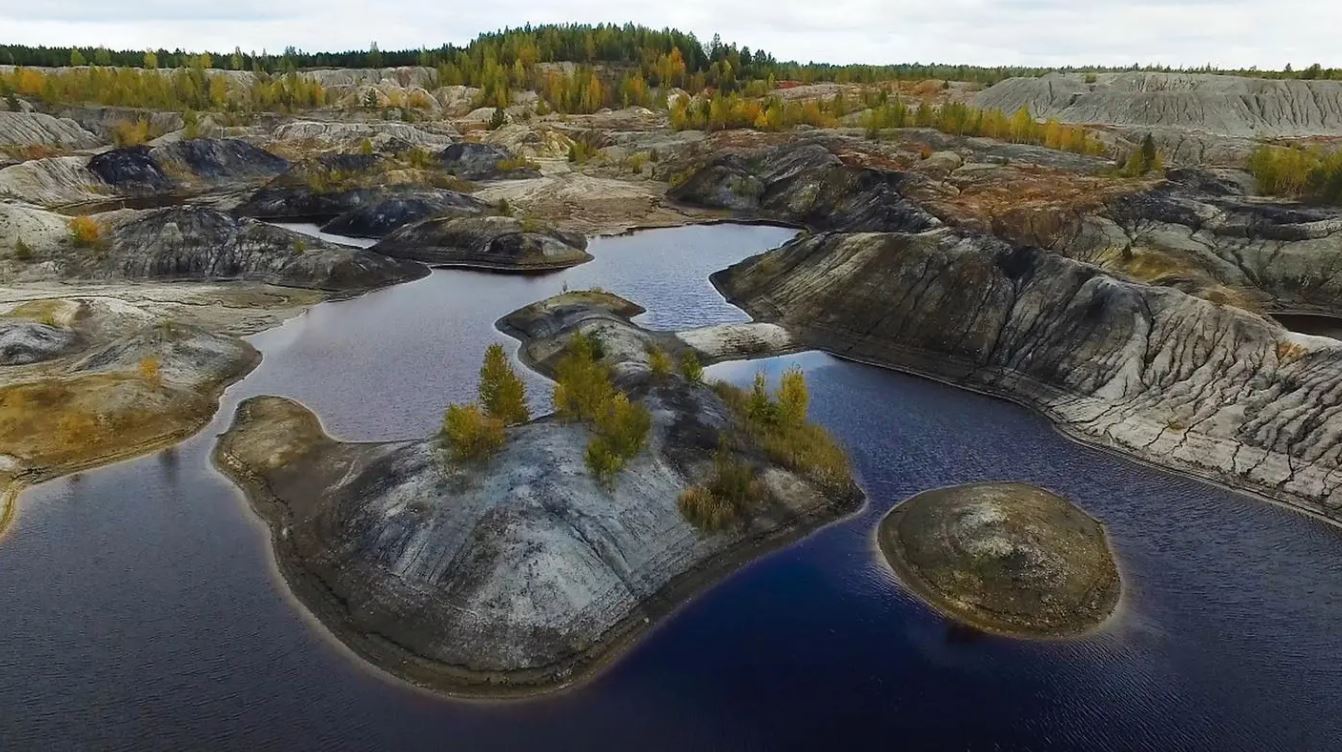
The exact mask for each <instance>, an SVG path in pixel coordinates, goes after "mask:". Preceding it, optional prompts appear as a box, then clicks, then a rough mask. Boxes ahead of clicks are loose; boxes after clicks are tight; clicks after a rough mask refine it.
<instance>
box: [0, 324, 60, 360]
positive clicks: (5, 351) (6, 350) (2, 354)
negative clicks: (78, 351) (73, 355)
mask: <svg viewBox="0 0 1342 752" xmlns="http://www.w3.org/2000/svg"><path fill="white" fill-rule="evenodd" d="M76 345H77V338H76V336H75V333H74V332H72V331H70V330H69V329H66V328H64V327H60V326H55V325H53V324H46V323H42V322H39V321H24V320H21V319H4V318H0V366H18V365H27V364H29V363H38V362H41V361H44V360H51V359H52V358H59V357H60V356H62V355H64V354H66V353H68V352H70V351H71V350H72V349H73V348H74V347H75V346H76Z"/></svg>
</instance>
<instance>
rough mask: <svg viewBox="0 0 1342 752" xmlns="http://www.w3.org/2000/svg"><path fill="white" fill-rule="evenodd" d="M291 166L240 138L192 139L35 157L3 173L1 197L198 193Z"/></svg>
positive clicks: (78, 200) (71, 200) (93, 198)
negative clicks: (76, 154)
mask: <svg viewBox="0 0 1342 752" xmlns="http://www.w3.org/2000/svg"><path fill="white" fill-rule="evenodd" d="M287 167H288V162H286V161H285V160H283V159H281V158H280V157H277V156H275V155H274V154H271V153H269V152H267V151H265V150H263V149H259V148H257V147H255V146H253V145H251V144H250V143H248V142H246V141H242V140H238V139H207V138H202V139H191V140H180V141H174V142H172V143H168V144H163V145H160V146H154V147H150V146H131V147H126V148H122V149H112V150H109V151H105V152H102V153H100V154H97V155H95V156H93V157H87V156H72V157H55V158H50V159H36V160H30V161H27V162H23V163H20V164H17V165H12V166H10V167H6V168H4V169H3V170H0V195H8V196H10V197H12V198H17V199H22V200H24V201H28V202H31V203H35V204H40V205H42V206H48V207H53V206H64V205H72V204H88V203H98V202H111V201H114V200H116V199H118V198H128V197H141V198H142V197H147V196H166V195H170V194H190V193H199V192H201V191H205V190H212V189H219V188H222V187H232V186H238V187H240V186H245V185H250V184H254V183H259V182H263V181H266V180H269V179H271V178H274V177H275V176H276V175H279V174H280V173H282V172H284V170H285V169H286V168H287Z"/></svg>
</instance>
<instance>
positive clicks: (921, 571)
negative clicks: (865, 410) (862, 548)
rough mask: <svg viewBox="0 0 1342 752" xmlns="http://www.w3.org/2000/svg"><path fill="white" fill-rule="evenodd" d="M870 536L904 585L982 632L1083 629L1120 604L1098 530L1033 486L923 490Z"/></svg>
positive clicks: (1045, 633)
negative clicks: (873, 538) (876, 542)
mask: <svg viewBox="0 0 1342 752" xmlns="http://www.w3.org/2000/svg"><path fill="white" fill-rule="evenodd" d="M876 535H877V540H878V542H879V544H880V549H881V551H882V553H884V554H885V557H886V560H887V561H888V562H889V563H890V566H891V568H893V569H894V571H895V574H897V575H898V576H899V578H900V580H901V581H902V582H903V583H904V584H905V586H907V587H908V588H909V590H911V591H912V592H913V593H914V594H916V595H917V596H918V597H920V598H922V599H923V600H924V601H926V602H927V603H929V604H931V605H932V606H933V607H934V608H936V609H937V610H938V611H940V612H942V613H943V614H946V615H947V616H949V617H950V618H953V619H955V620H957V621H961V622H964V623H965V624H968V625H969V626H972V627H975V628H978V629H982V630H984V631H988V632H995V633H999V634H1008V635H1014V636H1020V637H1057V636H1067V635H1075V634H1081V633H1084V632H1087V631H1089V630H1091V629H1094V628H1096V627H1098V626H1099V625H1100V624H1102V623H1103V622H1104V621H1105V620H1106V619H1107V618H1108V617H1109V614H1110V613H1112V612H1113V610H1114V607H1115V606H1116V605H1117V604H1118V598H1119V592H1120V590H1121V583H1120V581H1119V575H1118V567H1117V565H1116V564H1115V563H1114V556H1113V552H1112V551H1111V550H1110V548H1109V542H1108V539H1107V538H1106V536H1105V532H1104V527H1103V526H1102V525H1101V524H1100V523H1099V522H1097V521H1096V520H1094V519H1093V518H1091V517H1090V516H1089V515H1087V514H1086V513H1085V512H1083V511H1081V509H1079V508H1078V507H1076V506H1075V505H1073V504H1071V503H1070V502H1069V501H1067V500H1066V499H1064V498H1062V497H1060V496H1057V495H1055V494H1052V493H1049V492H1048V491H1044V490H1043V489H1039V488H1035V487H1033V486H1027V485H1024V484H1021V483H984V484H976V485H968V486H956V487H952V488H941V489H936V490H933V491H926V492H924V493H921V494H918V495H917V496H914V497H913V498H911V499H909V500H907V501H905V502H903V503H901V504H900V505H899V506H896V507H895V508H894V509H893V510H891V511H890V513H889V514H887V515H886V517H885V519H883V520H882V521H881V525H880V527H879V528H878V529H877V533H876Z"/></svg>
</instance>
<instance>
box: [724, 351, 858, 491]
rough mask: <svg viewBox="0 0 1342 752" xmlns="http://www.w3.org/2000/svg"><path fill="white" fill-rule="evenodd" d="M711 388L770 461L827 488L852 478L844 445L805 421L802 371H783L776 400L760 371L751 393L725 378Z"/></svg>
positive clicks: (806, 397) (804, 387) (804, 392)
mask: <svg viewBox="0 0 1342 752" xmlns="http://www.w3.org/2000/svg"><path fill="white" fill-rule="evenodd" d="M713 389H714V391H716V392H717V393H718V396H720V397H721V398H722V400H723V402H725V403H726V404H727V406H728V408H730V409H731V411H732V412H733V414H734V415H736V416H737V418H738V419H739V421H740V424H741V426H742V428H743V429H744V431H745V432H746V434H747V435H749V436H750V437H751V438H752V439H754V440H755V442H757V443H758V445H759V446H760V448H761V449H763V450H764V452H765V454H766V455H768V457H769V458H770V459H771V460H773V461H774V462H777V463H779V464H781V465H783V466H784V467H787V468H789V469H791V470H795V471H797V472H799V473H803V474H805V475H807V476H809V477H811V478H812V479H813V480H815V481H817V482H819V483H822V484H825V485H828V486H831V487H844V486H847V485H849V484H850V483H851V482H852V471H851V470H850V468H849V465H848V457H847V454H846V453H845V452H844V450H843V448H842V447H841V446H839V444H838V442H836V441H835V440H834V437H833V436H831V435H830V434H829V432H828V431H826V430H825V429H824V428H821V427H820V426H817V425H815V424H813V423H810V422H808V421H807V420H806V410H807V407H808V403H809V400H810V398H809V393H808V390H807V387H806V379H805V376H804V374H802V372H801V371H800V370H797V369H791V370H789V371H788V372H786V373H784V375H783V378H782V379H781V380H780V383H779V389H778V394H777V400H776V401H775V398H774V396H772V395H770V394H769V391H768V386H767V382H766V381H765V379H764V375H763V374H757V375H756V377H755V382H754V385H753V386H752V388H751V389H750V391H749V392H747V391H745V390H743V389H739V388H737V387H735V386H732V385H731V384H726V383H723V382H718V383H715V384H714V385H713Z"/></svg>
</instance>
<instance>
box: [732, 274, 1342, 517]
mask: <svg viewBox="0 0 1342 752" xmlns="http://www.w3.org/2000/svg"><path fill="white" fill-rule="evenodd" d="M756 255H757V256H759V255H763V254H756ZM751 258H754V257H751ZM742 263H744V262H742ZM723 271H726V270H721V271H719V272H715V273H714V274H713V275H712V276H710V277H709V282H710V283H711V284H712V285H713V289H715V290H717V291H718V293H719V294H720V295H722V296H723V298H724V299H725V300H726V301H727V302H729V303H731V304H732V305H734V306H736V307H738V308H741V310H743V311H746V313H747V314H749V315H750V316H751V320H752V321H754V322H759V323H772V324H778V325H779V326H783V327H784V328H785V329H787V330H788V332H789V334H791V335H793V338H794V340H795V341H796V343H797V344H798V347H797V348H795V349H793V350H792V352H793V353H795V352H798V351H805V350H807V349H810V350H814V351H816V352H822V353H825V354H826V355H829V356H832V357H834V358H838V359H839V360H846V361H849V362H852V363H860V364H862V365H866V366H871V367H873V368H882V369H885V370H889V371H894V372H896V373H903V374H906V375H909V376H915V377H918V378H923V379H927V380H929V381H934V382H937V383H940V384H945V385H946V386H950V387H954V388H956V389H964V390H966V391H969V392H973V393H975V394H981V395H983V396H985V397H992V398H994V399H1000V400H1003V401H1006V402H1010V403H1012V404H1015V405H1018V406H1020V407H1023V408H1025V409H1026V410H1029V411H1030V412H1032V413H1034V414H1036V415H1039V416H1040V417H1042V418H1043V419H1044V420H1045V421H1047V422H1048V424H1049V426H1051V427H1052V428H1053V430H1054V431H1056V432H1057V433H1058V434H1059V435H1061V436H1063V437H1064V438H1067V439H1069V440H1071V441H1073V442H1075V443H1077V444H1080V445H1082V446H1085V447H1087V448H1090V449H1096V450H1099V451H1103V452H1107V453H1109V454H1111V455H1113V456H1115V457H1121V458H1123V459H1126V460H1130V461H1134V462H1138V463H1140V464H1142V465H1145V466H1147V467H1151V468H1154V469H1157V470H1161V471H1163V472H1168V473H1172V474H1174V475H1179V476H1182V477H1185V478H1189V479H1192V480H1196V481H1199V482H1202V483H1206V484H1208V485H1211V486H1215V487H1217V488H1221V489H1224V490H1227V491H1232V492H1234V493H1238V494H1241V495H1244V496H1246V497H1249V498H1252V499H1254V500H1256V501H1266V502H1268V503H1270V504H1272V505H1274V506H1277V507H1280V508H1282V509H1287V510H1290V511H1293V512H1297V513H1300V514H1304V515H1306V516H1308V517H1311V518H1314V519H1317V520H1319V521H1321V522H1324V523H1327V524H1328V525H1330V526H1331V527H1334V528H1337V529H1342V517H1336V518H1335V517H1330V516H1328V515H1327V514H1324V513H1323V512H1320V511H1318V510H1317V509H1315V508H1313V507H1314V506H1315V505H1314V504H1313V503H1312V502H1309V501H1308V500H1306V499H1304V498H1302V497H1297V496H1294V495H1288V496H1287V497H1286V498H1279V497H1275V496H1273V495H1271V494H1270V493H1269V492H1268V491H1267V490H1266V489H1264V488H1261V487H1258V486H1255V485H1250V484H1248V483H1242V482H1237V481H1234V480H1232V479H1230V478H1229V477H1226V476H1225V475H1224V474H1213V473H1211V472H1202V471H1199V470H1196V469H1193V468H1190V467H1185V466H1176V465H1171V464H1167V463H1164V462H1161V461H1159V460H1157V459H1154V458H1152V457H1149V456H1145V455H1143V454H1140V453H1138V452H1136V451H1133V450H1130V449H1126V448H1122V447H1119V446H1114V445H1109V444H1105V443H1102V442H1101V441H1098V440H1096V439H1095V438H1094V437H1092V436H1091V435H1090V434H1087V433H1085V432H1083V431H1080V430H1077V429H1075V428H1072V426H1071V425H1070V424H1067V423H1064V422H1061V421H1059V420H1056V419H1055V418H1054V416H1053V415H1051V414H1050V413H1049V411H1048V410H1047V409H1046V408H1044V407H1041V406H1040V405H1037V404H1034V403H1033V402H1031V401H1029V400H1028V398H1026V397H1024V396H1021V395H1017V394H1013V393H1011V392H1009V391H1007V390H1005V389H995V388H993V387H992V386H990V385H987V384H970V383H966V382H965V381H964V380H963V379H957V378H955V377H953V376H949V375H945V374H940V373H936V372H934V371H931V370H927V369H924V368H919V367H918V366H914V365H905V364H896V363H886V362H881V361H877V360H873V359H867V358H862V357H859V356H855V355H851V354H848V353H840V352H837V351H835V350H832V349H830V348H827V347H824V346H821V345H818V344H816V343H815V342H814V341H813V340H812V338H809V337H802V336H797V331H796V329H795V328H792V327H788V326H786V325H784V324H782V323H780V322H778V321H770V320H768V319H764V318H760V317H758V316H757V315H756V314H755V313H753V312H751V311H750V310H748V309H747V308H745V307H743V305H742V301H740V300H739V299H737V298H735V297H733V296H731V295H730V294H728V293H727V291H726V290H724V289H723V288H722V285H721V284H720V280H721V276H720V275H721V274H722V272H723ZM910 352H912V353H914V354H916V355H920V356H923V357H926V356H929V355H931V356H934V357H936V358H940V359H942V360H946V359H947V358H946V357H945V356H942V355H939V354H937V353H931V352H928V351H910ZM786 354H790V353H788V352H780V353H771V354H765V355H761V356H760V357H774V356H776V355H786ZM964 370H965V373H966V374H967V375H972V374H973V373H976V372H977V371H978V369H976V368H974V367H972V366H966V367H965V369H964ZM1012 375H1015V374H1012ZM1017 378H1018V379H1019V380H1020V381H1021V382H1023V383H1032V382H1031V381H1030V380H1028V379H1025V378H1024V377H1019V376H1018V377H1017ZM1068 396H1074V395H1068Z"/></svg>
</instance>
